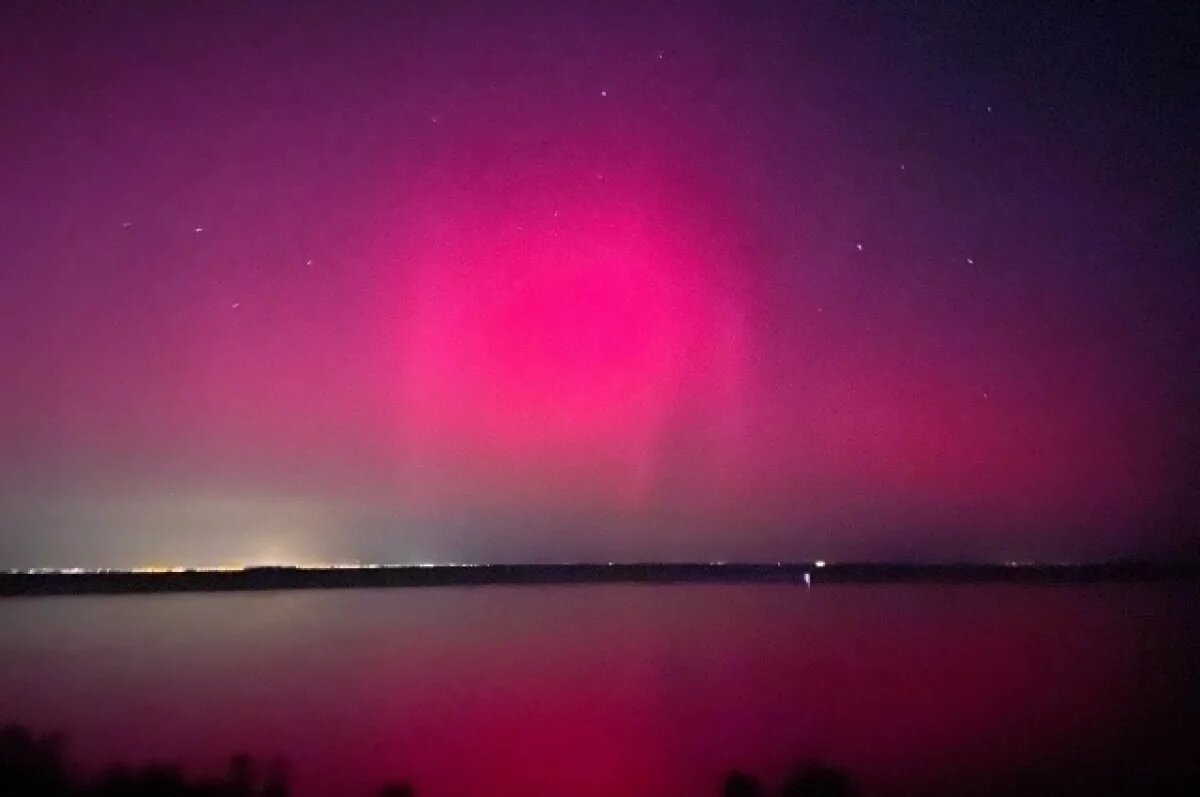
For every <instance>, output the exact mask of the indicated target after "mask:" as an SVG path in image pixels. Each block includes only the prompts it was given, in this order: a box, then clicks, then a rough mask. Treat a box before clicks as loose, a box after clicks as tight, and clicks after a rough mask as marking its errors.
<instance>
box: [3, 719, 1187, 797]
mask: <svg viewBox="0 0 1200 797" xmlns="http://www.w3.org/2000/svg"><path fill="white" fill-rule="evenodd" d="M1118 758H1119V756H1118ZM1170 770H1171V771H1160V770H1158V769H1156V768H1153V767H1150V768H1139V767H1136V766H1134V767H1133V768H1132V769H1126V770H1124V771H1120V772H1118V773H1116V776H1114V772H1113V771H1111V770H1109V769H1106V768H1105V767H1103V766H1097V768H1096V769H1094V770H1092V771H1089V772H1084V773H1082V776H1083V777H1082V779H1080V777H1079V775H1080V773H1079V772H1075V773H1070V774H1068V776H1067V777H1066V778H1065V780H1064V778H1063V775H1064V773H1063V772H1061V771H1059V772H1055V771H1053V770H1052V769H1042V768H1038V767H1035V768H1029V769H1023V770H1021V771H1018V772H1012V773H1008V774H1007V775H1004V776H997V775H996V774H994V773H993V775H992V776H991V777H990V778H985V779H983V780H970V779H968V780H964V781H960V782H951V783H946V784H944V786H945V788H941V789H939V790H938V793H939V794H953V795H986V796H987V797H991V796H992V795H996V796H997V797H999V796H1003V797H1010V796H1011V797H1016V796H1017V795H1020V796H1021V797H1034V796H1035V795H1047V796H1049V795H1055V796H1056V797H1062V796H1063V795H1076V794H1079V795H1084V794H1086V795H1089V797H1093V796H1094V795H1191V794H1200V777H1198V775H1200V763H1198V762H1197V761H1191V762H1190V763H1188V764H1185V765H1184V766H1183V768H1182V770H1177V769H1175V768H1174V767H1171V768H1170ZM1072 775H1073V776H1072ZM719 785H720V784H714V788H713V793H714V794H715V793H716V792H717V787H718V786H719ZM858 793H859V792H858V789H857V787H856V786H855V784H854V782H853V781H852V780H851V778H850V776H849V775H848V774H847V773H846V772H844V771H843V770H840V769H836V768H834V767H830V766H828V765H825V764H822V763H817V762H810V763H806V764H803V765H802V766H800V767H798V768H797V769H796V770H794V771H793V772H792V774H791V775H790V776H788V777H787V778H786V779H785V780H784V781H783V783H782V785H781V786H780V787H779V788H778V789H768V788H765V787H764V786H763V785H762V783H761V782H760V781H759V780H758V779H757V778H756V777H755V776H753V775H750V774H747V773H745V772H741V771H738V770H734V771H733V772H730V773H729V775H728V776H727V777H726V778H725V782H724V785H723V786H721V787H720V794H721V795H722V797H768V796H769V795H770V796H771V797H852V795H856V794H858ZM899 793H904V792H903V790H900V792H899ZM289 794H290V777H289V773H288V769H287V766H286V765H285V764H284V763H283V762H282V761H281V760H278V759H277V760H274V761H271V762H268V763H267V764H266V765H265V766H262V767H260V766H259V764H258V762H256V761H255V760H254V759H252V758H250V757H249V756H246V755H235V756H233V758H232V759H230V762H229V767H228V769H227V770H226V773H225V775H224V776H223V777H218V778H191V777H188V776H185V774H184V773H183V771H182V770H181V769H180V767H178V766H176V765H173V764H163V763H149V764H145V765H143V766H140V767H129V766H125V765H116V766H112V767H109V768H108V769H107V770H105V771H103V772H101V773H100V774H98V775H93V776H90V777H82V776H80V775H79V773H77V772H76V771H74V770H73V769H72V768H71V767H70V766H69V764H68V761H67V758H66V741H65V739H64V737H63V736H62V735H61V734H55V733H48V734H41V735H38V734H35V733H33V732H31V731H30V730H29V729H28V728H25V727H24V726H20V725H7V726H4V727H2V728H0V797H288V795H289ZM376 795H378V797H414V789H413V787H412V786H411V785H409V784H408V783H406V782H395V783H389V784H386V785H384V786H383V787H381V788H380V789H379V790H378V791H377V792H376ZM337 797H342V795H338V796H337ZM564 797H565V796H564Z"/></svg>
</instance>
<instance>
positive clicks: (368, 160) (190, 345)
mask: <svg viewBox="0 0 1200 797" xmlns="http://www.w3.org/2000/svg"><path fill="white" fill-rule="evenodd" d="M801 5H802V4H794V3H763V4H751V5H750V6H746V4H738V3H727V4H726V3H695V2H678V3H652V4H648V5H647V4H643V3H628V4H617V3H604V4H601V3H580V2H566V3H544V4H543V3H531V2H522V3H505V4H487V3H469V4H453V3H452V4H443V3H429V4H422V3H412V4H404V5H403V7H402V8H393V7H391V6H390V5H389V4H378V5H376V6H374V7H371V6H362V7H359V8H356V9H350V8H348V7H347V4H341V3H329V4H316V3H313V4H305V5H304V6H303V10H297V8H295V7H293V6H292V5H291V4H283V3H279V4H273V3H261V4H255V5H254V6H253V7H251V8H247V7H244V6H243V5H241V4H188V5H182V4H167V5H164V6H163V7H161V8H158V9H146V8H141V7H135V6H128V5H121V4H112V5H109V4H104V3H92V4H88V6H87V7H86V10H83V11H81V10H75V11H73V12H72V13H68V12H66V11H61V10H60V11H56V10H54V9H52V8H49V7H43V6H41V5H40V4H18V5H13V6H9V7H7V8H5V9H4V10H3V12H0V13H2V14H3V16H2V17H0V28H2V29H3V30H4V46H2V47H0V73H2V74H3V75H5V76H6V77H5V79H4V84H5V88H4V90H3V94H2V95H0V110H2V111H3V116H4V119H5V122H4V123H3V125H0V147H2V152H3V155H2V156H0V168H2V172H0V181H2V183H3V186H4V188H3V190H2V191H0V218H2V220H3V224H2V226H0V369H2V373H3V375H4V378H3V384H4V388H3V390H2V391H0V566H26V565H77V564H78V565H102V564H112V565H133V564H161V563H181V564H192V563H195V564H212V563H224V562H262V561H312V560H328V559H336V560H340V561H345V560H355V559H361V560H369V561H387V562H406V561H493V560H500V561H511V560H536V561H541V560H578V559H600V560H607V559H655V558H666V559H694V558H701V559H720V558H728V559H734V558H744V559H759V560H776V559H789V558H805V557H816V556H822V557H826V558H833V559H836V558H872V559H875V558H905V559H912V558H916V559H936V560H941V559H955V558H972V559H975V558H977V559H1006V560H1007V559H1073V558H1096V557H1110V556H1123V555H1179V554H1181V553H1189V552H1194V551H1195V550H1196V542H1197V538H1196V534H1195V526H1194V524H1195V522H1196V520H1197V516H1198V514H1200V513H1198V512H1197V507H1198V506H1200V501H1198V500H1197V497H1196V487H1197V476H1198V474H1197V467H1196V462H1197V461H1198V460H1200V426H1198V411H1197V406H1198V405H1200V402H1197V401H1196V399H1197V395H1198V393H1200V390H1198V387H1200V376H1198V374H1200V353H1198V349H1200V347H1197V345H1196V341H1197V340H1198V339H1200V336H1198V332H1200V329H1198V326H1200V325H1198V323H1197V320H1196V319H1197V314H1198V313H1200V287H1198V284H1197V277H1196V275H1195V273H1194V271H1193V270H1192V267H1193V266H1194V264H1195V262H1196V260H1197V254H1198V246H1197V243H1198V241H1197V232H1196V230H1197V229H1200V224H1197V221H1198V220H1197V218H1196V214H1195V210H1194V200H1195V197H1196V195H1197V191H1196V187H1197V184H1198V183H1197V169H1196V160H1195V144H1194V130H1195V129H1196V125H1197V122H1198V121H1200V120H1197V111H1196V107H1195V106H1196V104H1195V103H1194V101H1193V100H1194V96H1195V88H1196V86H1195V84H1194V74H1195V72H1194V71H1193V72H1192V73H1191V74H1192V75H1193V78H1191V79H1190V80H1189V78H1188V64H1189V63H1191V65H1192V68H1193V70H1194V65H1195V64H1194V60H1192V61H1189V60H1188V59H1189V58H1194V56H1190V55H1188V49H1187V42H1188V35H1187V31H1188V30H1189V29H1190V28H1189V26H1194V24H1195V19H1194V18H1193V19H1180V18H1179V17H1178V15H1177V14H1176V15H1174V16H1172V15H1170V14H1168V13H1167V12H1166V11H1163V12H1161V18H1159V17H1156V16H1155V13H1159V12H1151V11H1148V10H1146V9H1139V10H1138V11H1137V13H1136V15H1135V14H1134V12H1133V11H1130V12H1128V13H1129V14H1130V15H1131V16H1129V17H1128V18H1125V17H1123V16H1122V15H1121V14H1120V13H1116V12H1111V11H1109V10H1107V9H1104V8H1101V9H1099V10H1094V11H1092V12H1089V14H1088V15H1081V16H1078V17H1076V16H1072V15H1070V14H1065V13H1059V12H1049V11H1044V10H1032V11H1023V12H1021V13H1020V14H1015V13H1014V12H1013V11H1012V10H1011V9H999V8H998V9H997V10H995V11H980V10H975V11H963V10H961V9H943V10H940V11H939V10H935V9H933V8H932V7H930V8H928V9H926V8H925V7H924V5H923V4H918V5H917V6H916V7H915V10H914V9H908V10H903V11H900V10H896V9H889V8H876V9H871V10H861V11H846V10H843V9H841V6H842V4H840V3H832V4H828V5H827V6H826V5H825V4H814V5H812V6H810V7H807V8H800V7H799V6H801ZM997 5H1000V4H997ZM1118 7H1119V6H1118Z"/></svg>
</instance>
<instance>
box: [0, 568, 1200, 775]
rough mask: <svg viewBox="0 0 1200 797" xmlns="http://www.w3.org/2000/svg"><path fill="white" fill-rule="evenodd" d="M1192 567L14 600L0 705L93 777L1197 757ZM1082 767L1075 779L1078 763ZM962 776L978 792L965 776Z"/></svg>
mask: <svg viewBox="0 0 1200 797" xmlns="http://www.w3.org/2000/svg"><path fill="white" fill-rule="evenodd" d="M1198 597H1200V589H1197V587H1196V586H1195V585H1194V584H1162V583H1158V584H1129V585H1125V584H1106V585H1094V586H1080V585H1070V586H1068V585H1057V586H1049V585H1038V586H1018V585H1005V584H992V585H953V586H946V585H895V584H892V585H874V586H862V585H821V584H817V585H814V586H813V588H811V589H806V588H804V587H803V586H796V585H786V584H775V585H767V584H764V585H695V586H692V585H670V586H656V585H579V586H552V587H499V586H493V587H476V588H457V587H454V588H450V587H447V588H441V587H438V588H412V589H382V590H345V591H297V592H265V593H217V594H164V595H130V596H88V597H57V598H14V599H5V600H0V632H2V638H0V721H3V720H8V721H17V722H21V723H24V724H27V725H30V726H32V727H34V728H37V729H42V730H51V729H56V730H62V731H64V732H66V733H67V734H68V735H69V737H70V739H71V747H70V750H71V751H72V756H73V758H74V759H75V760H76V761H78V762H79V763H80V764H81V765H82V766H83V767H85V768H87V769H88V770H89V771H93V770H97V769H99V768H101V767H102V766H104V765H106V764H108V763H111V762H113V761H118V760H119V761H132V762H140V761H143V760H145V759H150V758H156V759H167V760H173V761H180V762H182V763H183V764H184V765H185V766H186V767H187V769H188V770H189V771H194V772H201V773H209V772H211V773H218V772H221V771H223V770H224V767H225V763H226V761H227V760H228V757H229V755H230V754H231V753H233V752H238V751H244V752H249V753H251V754H254V755H256V756H261V757H271V756H275V755H280V756H283V757H284V758H286V759H287V760H288V762H289V763H290V766H291V771H292V775H293V794H296V795H299V797H316V796H317V795H356V794H357V795H364V797H365V796H366V795H371V794H374V793H375V792H376V791H377V789H378V787H379V786H380V785H381V784H382V783H383V782H384V781H386V780H389V779H397V778H404V779H408V780H411V781H412V782H413V783H414V785H415V786H416V789H417V793H418V795H421V796H422V797H425V796H428V797H458V796H459V795H463V796H464V797H465V795H482V794H491V795H518V794H519V795H542V794H544V795H556V794H561V795H572V797H600V796H601V795H604V797H612V795H630V796H636V795H714V796H715V795H717V794H718V793H719V789H720V784H721V781H722V779H723V776H724V775H725V773H726V772H728V771H729V770H730V769H731V768H733V767H738V768H741V769H744V770H748V771H750V772H752V773H754V774H756V775H758V776H760V777H761V778H763V780H764V781H765V782H766V783H767V784H768V785H770V786H772V787H774V786H775V785H776V784H778V783H779V781H780V780H781V779H782V778H783V777H784V776H785V774H786V773H787V771H788V770H789V769H790V768H792V767H793V766H794V765H796V764H797V763H799V762H801V761H802V760H805V759H809V758H813V759H818V760H821V761H824V762H827V763H829V764H833V765H836V766H839V767H843V768H845V769H846V770H848V771H849V772H850V773H851V774H852V775H853V777H854V778H855V779H856V781H857V782H858V784H859V785H860V786H861V787H862V790H863V792H864V793H867V794H917V793H933V794H939V793H944V794H950V793H958V792H963V791H971V792H979V791H983V790H984V788H983V787H984V786H985V785H996V784H1011V783H1012V782H1013V781H1012V780H1011V779H1012V778H1013V777H1014V773H1019V772H1022V771H1028V770H1029V769H1030V768H1031V767H1035V768H1036V767H1044V768H1047V769H1048V770H1050V771H1054V772H1057V771H1058V770H1059V769H1061V770H1063V771H1064V772H1068V773H1069V774H1068V775H1064V776H1063V777H1076V776H1081V777H1084V778H1085V779H1090V780H1095V781H1100V782H1103V779H1104V778H1110V777H1116V776H1119V775H1120V774H1121V772H1122V771H1123V770H1128V769H1153V770H1155V771H1159V772H1163V773H1167V774H1168V775H1172V776H1173V775H1174V774H1175V773H1179V772H1183V771H1184V770H1186V769H1187V768H1189V767H1193V766H1194V764H1195V761H1196V760H1197V755H1198V752H1200V731H1198V727H1200V699H1198V696H1200V685H1198V684H1197V677H1196V674H1197V672H1200V646H1198V644H1197V643H1198V640H1200V612H1198V611H1197V606H1200V602H1198V601H1197V598H1198ZM1080 773H1082V775H1081V774H1080ZM963 784H971V786H970V787H967V788H964V786H963Z"/></svg>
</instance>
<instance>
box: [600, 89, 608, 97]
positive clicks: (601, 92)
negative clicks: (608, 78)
mask: <svg viewBox="0 0 1200 797" xmlns="http://www.w3.org/2000/svg"><path fill="white" fill-rule="evenodd" d="M600 96H601V97H607V96H608V92H607V91H604V90H603V89H601V91H600Z"/></svg>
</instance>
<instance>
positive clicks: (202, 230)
mask: <svg viewBox="0 0 1200 797" xmlns="http://www.w3.org/2000/svg"><path fill="white" fill-rule="evenodd" d="M193 232H204V228H203V227H197V228H196V229H195V230H194V231H193Z"/></svg>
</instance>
